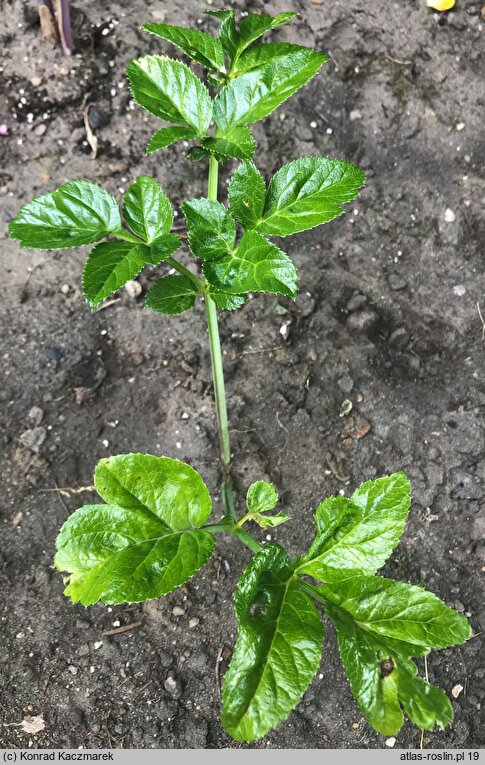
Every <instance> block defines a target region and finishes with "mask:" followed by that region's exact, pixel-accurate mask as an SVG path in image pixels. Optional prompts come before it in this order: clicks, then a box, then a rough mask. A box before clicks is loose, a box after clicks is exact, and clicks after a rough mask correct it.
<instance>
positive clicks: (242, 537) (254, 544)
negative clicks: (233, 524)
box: [232, 528, 263, 553]
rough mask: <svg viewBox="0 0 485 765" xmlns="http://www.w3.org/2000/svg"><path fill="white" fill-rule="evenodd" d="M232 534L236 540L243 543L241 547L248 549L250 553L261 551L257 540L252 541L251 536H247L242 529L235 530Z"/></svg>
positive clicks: (261, 546) (261, 547)
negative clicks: (244, 546)
mask: <svg viewBox="0 0 485 765" xmlns="http://www.w3.org/2000/svg"><path fill="white" fill-rule="evenodd" d="M232 533H233V534H234V536H235V537H237V539H239V541H240V542H242V543H243V545H246V547H249V549H250V550H251V552H253V553H258V552H259V551H260V550H262V549H263V545H261V544H260V543H259V542H258V540H257V539H254V537H252V536H251V534H248V532H247V531H244V529H238V528H236V529H235V530H234V531H233V532H232Z"/></svg>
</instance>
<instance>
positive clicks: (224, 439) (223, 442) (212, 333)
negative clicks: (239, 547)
mask: <svg viewBox="0 0 485 765" xmlns="http://www.w3.org/2000/svg"><path fill="white" fill-rule="evenodd" d="M218 174H219V163H218V162H217V160H216V159H214V157H210V159H209V183H208V189H207V196H208V198H209V199H212V200H214V201H217V181H218ZM204 302H205V313H206V317H207V328H208V330H209V345H210V353H211V362H212V376H213V379H214V397H215V402H216V414H217V426H218V430H219V444H220V453H221V460H222V463H223V465H224V468H225V475H224V480H223V485H222V502H223V505H224V511H225V512H226V513H227V514H228V515H230V516H231V517H232V518H236V511H235V509H234V504H233V500H232V480H231V476H230V474H229V470H230V465H231V446H230V441H229V427H228V421H227V407H226V391H225V387H224V370H223V366H222V353H221V341H220V338H219V325H218V323H217V308H216V304H215V303H214V301H213V300H212V298H211V297H210V295H209V294H208V293H207V292H206V293H205V295H204Z"/></svg>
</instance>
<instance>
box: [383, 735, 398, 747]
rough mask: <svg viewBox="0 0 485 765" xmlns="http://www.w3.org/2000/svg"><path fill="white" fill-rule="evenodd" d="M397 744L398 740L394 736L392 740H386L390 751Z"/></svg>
mask: <svg viewBox="0 0 485 765" xmlns="http://www.w3.org/2000/svg"><path fill="white" fill-rule="evenodd" d="M395 743H396V739H395V737H394V736H391V737H390V738H386V741H385V744H386V746H388V747H389V749H392V747H393V746H394V744H395Z"/></svg>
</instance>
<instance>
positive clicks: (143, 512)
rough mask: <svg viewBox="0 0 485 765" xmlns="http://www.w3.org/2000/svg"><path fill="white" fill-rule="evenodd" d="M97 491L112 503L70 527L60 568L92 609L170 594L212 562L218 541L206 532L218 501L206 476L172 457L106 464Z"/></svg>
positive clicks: (132, 457)
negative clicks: (213, 502) (213, 504)
mask: <svg viewBox="0 0 485 765" xmlns="http://www.w3.org/2000/svg"><path fill="white" fill-rule="evenodd" d="M95 483H96V488H97V491H98V493H99V494H100V496H102V497H103V499H105V500H106V501H107V502H108V504H107V505H87V506H85V507H82V508H80V509H79V510H77V511H76V512H75V513H74V514H73V515H71V517H70V518H68V520H67V521H66V523H65V524H64V525H63V527H62V529H61V531H60V533H59V536H58V538H57V542H56V547H57V554H56V557H55V561H54V562H55V565H56V567H57V568H58V569H59V571H67V572H68V574H69V578H68V586H67V588H66V590H65V594H66V595H68V596H69V597H70V598H71V599H72V600H73V602H80V603H82V604H83V605H85V606H88V605H91V604H93V603H96V602H97V601H98V600H103V601H104V602H105V603H107V604H112V605H114V604H117V603H123V602H131V603H133V602H135V603H138V602H141V601H144V600H147V599H149V598H157V597H159V596H160V595H165V594H166V593H168V592H171V591H172V590H173V589H175V588H176V587H178V586H179V585H181V584H183V583H184V582H186V581H187V579H189V578H190V577H191V576H193V575H194V574H195V572H196V571H198V569H199V568H201V567H202V566H203V565H204V564H205V563H206V562H207V560H208V559H209V557H210V555H211V553H212V550H213V548H214V544H215V543H214V539H213V537H212V535H211V534H210V533H209V532H207V531H203V530H201V529H200V528H199V527H200V526H202V524H203V523H205V521H206V520H207V518H208V517H209V515H210V512H211V500H210V496H209V493H208V491H207V488H206V486H205V484H204V482H203V481H202V479H201V478H200V476H199V474H198V473H197V472H196V471H195V470H193V468H191V467H190V466H189V465H185V464H184V463H183V462H179V461H178V460H172V459H169V458H168V457H153V456H151V455H146V454H128V455H120V456H118V457H111V458H109V459H105V460H101V461H100V462H99V463H98V466H97V468H96V474H95Z"/></svg>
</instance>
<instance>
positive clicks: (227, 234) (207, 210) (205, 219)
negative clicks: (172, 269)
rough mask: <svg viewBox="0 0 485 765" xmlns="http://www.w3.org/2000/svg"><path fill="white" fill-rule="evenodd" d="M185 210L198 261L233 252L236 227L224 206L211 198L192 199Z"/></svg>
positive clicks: (193, 250)
mask: <svg viewBox="0 0 485 765" xmlns="http://www.w3.org/2000/svg"><path fill="white" fill-rule="evenodd" d="M182 210H183V213H184V215H185V220H186V221H187V231H188V241H189V247H190V249H191V250H192V252H193V253H194V255H195V257H196V258H201V260H205V259H213V258H217V257H220V256H221V255H226V254H228V253H230V252H231V251H232V249H233V247H234V243H235V241H236V224H235V222H234V219H233V217H232V215H231V213H230V212H229V210H228V209H227V208H226V207H224V205H222V204H221V203H220V202H215V201H213V200H211V199H204V198H201V199H191V200H190V201H189V202H184V203H183V205H182ZM217 286H220V285H217Z"/></svg>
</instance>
